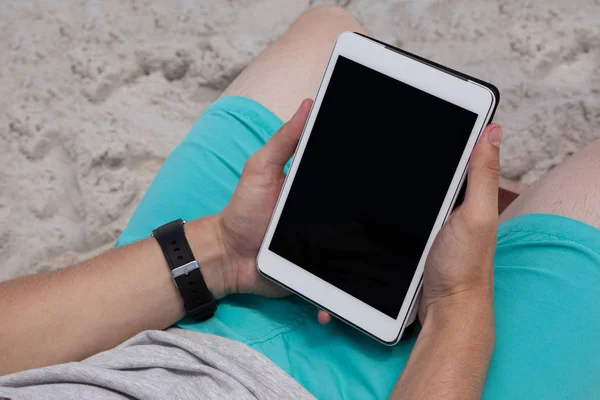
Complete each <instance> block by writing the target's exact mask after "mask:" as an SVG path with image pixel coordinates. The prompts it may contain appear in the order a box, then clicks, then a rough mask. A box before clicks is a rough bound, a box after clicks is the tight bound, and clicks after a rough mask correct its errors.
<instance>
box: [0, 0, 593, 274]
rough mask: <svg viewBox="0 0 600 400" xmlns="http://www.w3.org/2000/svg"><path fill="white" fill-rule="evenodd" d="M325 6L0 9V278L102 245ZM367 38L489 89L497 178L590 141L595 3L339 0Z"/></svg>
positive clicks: (256, 0)
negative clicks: (492, 88) (292, 32)
mask: <svg viewBox="0 0 600 400" xmlns="http://www.w3.org/2000/svg"><path fill="white" fill-rule="evenodd" d="M335 3H336V2H334V1H308V0H306V1H301V0H293V1H292V0H287V1H281V0H229V1H224V0H223V1H177V2H174V1H167V0H163V1H155V2H149V1H134V0H132V1H117V0H106V1H91V0H90V1H59V0H45V1H30V0H21V1H18V2H17V1H14V2H9V1H3V2H2V4H0V37H1V38H2V40H1V41H0V54H1V56H0V57H1V60H2V61H1V62H0V149H1V153H0V281H1V280H6V279H9V278H13V277H16V276H20V275H24V274H27V273H32V272H36V271H42V270H49V269H54V268H59V267H62V266H65V265H68V264H70V263H74V262H77V261H80V260H83V259H86V258H88V257H90V256H92V255H95V254H98V253H99V252H101V251H103V250H104V249H108V248H110V247H111V246H113V245H114V241H115V239H116V238H117V236H118V235H119V233H120V232H122V230H123V228H124V227H125V225H126V223H127V221H128V219H129V218H130V216H131V214H132V213H133V210H134V208H135V206H136V204H137V203H138V201H139V200H140V198H141V196H142V195H143V193H144V191H145V190H146V188H147V187H148V185H149V184H150V182H151V180H152V178H153V176H154V175H155V174H156V172H157V171H158V169H159V167H160V166H161V164H162V163H163V161H164V160H165V158H166V157H167V156H168V154H169V153H170V152H171V150H172V149H173V148H174V147H175V146H176V145H177V144H178V143H179V141H180V140H181V139H182V138H183V137H184V136H185V134H186V133H187V132H188V130H189V129H190V127H191V126H192V124H193V123H194V121H195V120H196V119H197V118H198V116H199V115H200V114H201V113H202V111H203V110H204V108H205V107H206V106H207V105H208V104H209V103H210V102H212V101H213V100H215V99H216V98H217V97H218V96H219V94H220V93H221V92H222V90H223V89H224V88H225V87H226V86H227V85H228V84H229V83H230V82H231V81H232V79H234V78H235V76H236V75H237V74H238V73H239V72H240V71H241V70H242V69H243V68H244V66H246V65H247V64H248V62H249V61H250V60H251V59H252V58H253V57H254V56H255V55H257V54H258V53H259V52H260V51H261V50H262V49H263V48H264V47H265V46H266V45H268V44H269V43H270V42H271V41H273V40H274V39H275V38H276V37H277V36H278V35H280V34H281V33H282V32H284V30H285V29H286V27H287V26H289V24H290V23H291V22H292V21H293V20H294V18H295V17H296V16H298V15H299V14H300V13H301V12H302V11H304V10H306V9H307V8H309V7H310V6H314V5H320V4H335ZM338 3H340V4H339V5H342V6H345V7H346V8H347V9H348V10H350V11H352V12H353V13H354V14H355V15H356V16H357V17H358V18H359V19H360V20H361V21H362V22H363V23H364V24H365V25H366V27H367V28H368V29H370V30H371V32H372V33H373V35H374V36H375V37H378V38H380V39H382V40H384V41H387V42H390V43H392V44H395V45H396V46H399V47H402V48H404V49H407V50H408V51H412V52H415V53H417V54H420V55H422V56H424V57H427V58H430V59H432V60H434V61H437V62H439V63H442V64H446V65H448V66H450V67H453V68H456V69H458V70H461V71H464V72H466V73H469V74H472V75H474V76H478V77H481V78H482V79H485V80H488V81H490V82H493V83H494V84H496V85H497V86H498V87H499V88H500V90H501V93H502V100H501V103H500V107H499V111H498V114H497V117H496V120H497V121H500V122H502V123H503V124H504V126H505V141H504V145H503V149H502V174H503V176H504V177H506V178H509V179H513V180H520V181H521V182H524V183H531V182H533V181H534V180H535V179H537V178H538V177H539V176H541V175H542V174H543V173H544V172H546V171H547V170H549V169H550V168H552V167H553V166H555V165H557V164H559V163H560V162H561V161H563V160H564V159H565V158H566V157H568V156H569V155H570V154H572V153H573V152H575V151H576V150H577V149H579V148H581V147H582V146H584V145H585V144H586V143H589V142H591V141H592V140H594V139H595V138H597V137H600V1H598V0H580V1H566V0H546V1H535V2H534V1H522V0H498V1H496V0H481V1H476V2H475V1H471V0H436V1H430V0H429V1H424V0H423V1H417V0H415V1H397V0H396V1H394V0H363V1H359V0H354V1H350V0H346V1H338Z"/></svg>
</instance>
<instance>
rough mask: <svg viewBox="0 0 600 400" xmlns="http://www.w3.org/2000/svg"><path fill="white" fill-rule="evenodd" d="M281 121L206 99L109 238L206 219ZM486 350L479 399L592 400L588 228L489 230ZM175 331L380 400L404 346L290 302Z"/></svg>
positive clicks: (593, 323) (549, 224)
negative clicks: (490, 313)
mask: <svg viewBox="0 0 600 400" xmlns="http://www.w3.org/2000/svg"><path fill="white" fill-rule="evenodd" d="M281 125H282V121H281V120H280V119H279V118H278V117H277V116H275V115H274V114H273V113H272V112H271V111H269V110H268V109H266V108H265V107H264V106H262V105H261V104H259V103H257V102H255V101H253V100H250V99H247V98H243V97H226V98H222V99H220V100H217V101H216V102H215V103H214V104H213V105H212V106H210V107H209V108H208V109H207V110H206V111H205V112H204V114H203V115H202V117H201V118H200V119H199V120H198V122H197V123H196V124H195V126H194V127H193V128H192V131H191V132H190V133H189V135H188V136H187V137H186V138H185V139H184V140H183V142H182V143H181V144H180V145H179V147H177V148H176V149H175V150H174V151H173V153H172V154H171V155H170V156H169V158H168V159H167V160H166V162H165V164H164V165H163V167H162V168H161V170H160V171H159V173H158V175H157V176H156V179H155V180H154V182H153V183H152V185H151V186H150V188H149V189H148V192H147V193H146V195H145V196H144V198H143V199H142V201H141V202H140V204H139V206H138V208H137V210H136V212H135V214H134V215H133V217H132V219H131V222H130V223H129V226H128V227H127V229H126V230H125V231H124V232H123V234H122V235H121V237H120V238H119V240H118V245H124V244H127V243H131V242H134V241H137V240H140V239H144V238H147V237H148V236H149V235H150V233H151V232H152V230H153V229H154V228H156V227H157V226H159V225H161V224H164V223H166V222H169V221H171V220H174V219H177V218H183V219H186V220H191V219H194V218H199V217H204V216H206V215H211V214H215V213H218V212H219V211H221V209H223V207H225V205H226V204H227V202H228V201H229V199H230V197H231V195H232V194H233V191H234V189H235V187H236V185H237V183H238V180H239V178H240V174H241V172H242V168H243V166H244V164H245V162H246V160H247V159H248V157H249V156H250V155H251V154H252V153H254V152H255V151H257V150H258V149H260V148H261V146H262V145H264V144H265V142H266V141H267V140H268V139H269V138H270V137H271V136H272V135H273V133H274V132H275V131H277V129H279V127H281ZM495 302H496V321H497V330H498V331H497V344H496V350H495V352H494V358H493V360H492V364H491V368H490V371H489V375H488V379H487V383H486V387H485V393H484V397H485V398H490V399H499V398H503V399H516V398H526V399H554V398H569V399H572V398H581V399H589V398H600V312H599V311H600V231H598V230H597V229H595V228H593V227H591V226H589V225H586V224H583V223H581V222H578V221H575V220H572V219H568V218H564V217H559V216H555V215H542V214H531V215H524V216H520V217H517V218H515V219H513V220H510V221H508V222H506V223H504V224H502V225H501V227H500V231H499V233H498V250H497V252H496V300H495ZM178 326H179V327H181V328H185V329H191V330H196V331H201V332H206V333H212V334H215V335H220V336H225V337H228V338H231V339H235V340H239V341H240V342H243V343H246V344H247V345H249V346H251V347H253V348H254V349H256V350H257V351H259V352H261V353H263V354H264V355H266V356H267V357H269V358H270V359H271V360H273V361H274V362H275V363H276V364H277V365H279V366H280V367H281V368H282V369H284V370H285V371H287V372H288V373H289V374H290V375H291V376H293V377H294V378H295V379H296V380H297V381H298V382H300V383H301V384H302V385H303V386H304V387H306V388H307V389H308V390H309V391H310V392H312V393H313V394H314V395H315V396H316V397H317V398H322V399H337V398H343V399H370V398H376V399H384V398H387V397H388V396H389V394H390V393H391V391H392V388H393V386H394V384H395V382H396V380H397V378H398V376H399V375H400V373H401V372H402V369H403V367H404V365H405V364H406V361H407V359H408V357H409V355H410V352H411V350H412V347H413V345H414V343H415V339H414V338H413V339H411V340H409V341H406V342H401V343H400V344H398V345H397V346H394V347H386V346H383V345H381V344H379V343H377V342H375V341H374V340H372V339H370V338H368V337H366V336H365V335H363V334H361V333H359V332H358V331H355V330H354V329H352V328H349V327H348V326H346V325H345V324H343V323H340V322H337V321H334V322H333V323H331V324H329V325H327V326H321V325H319V324H318V322H317V311H316V309H315V308H314V307H313V306H312V305H310V304H308V303H306V302H304V301H302V300H300V299H298V298H296V297H293V296H292V297H289V298H286V299H278V300H275V299H266V298H262V297H258V296H250V295H233V296H229V297H227V298H225V299H223V300H221V301H220V303H219V309H218V311H217V313H216V314H215V317H214V318H212V319H210V320H208V321H206V322H202V323H198V322H194V321H192V320H189V319H184V320H182V321H180V322H179V323H178Z"/></svg>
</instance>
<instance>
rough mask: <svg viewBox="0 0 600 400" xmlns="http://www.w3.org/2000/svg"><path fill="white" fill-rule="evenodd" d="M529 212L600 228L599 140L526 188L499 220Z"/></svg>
mask: <svg viewBox="0 0 600 400" xmlns="http://www.w3.org/2000/svg"><path fill="white" fill-rule="evenodd" d="M531 213H542V214H555V215H561V216H564V217H568V218H573V219H576V220H578V221H581V222H585V223H586V224H589V225H592V226H594V227H596V228H600V140H597V141H595V142H594V143H592V144H590V145H588V146H587V147H585V148H584V149H583V150H581V151H579V152H577V153H576V154H575V155H573V156H572V157H570V158H569V159H567V160H566V161H565V162H564V163H562V164H561V165H559V166H557V167H555V168H553V169H552V170H551V171H550V172H549V173H548V174H546V175H545V176H543V177H542V178H541V179H540V180H539V181H538V182H536V183H534V184H533V185H531V186H530V187H529V188H527V189H526V190H525V191H524V192H523V193H522V194H521V195H520V196H519V197H518V198H517V199H516V200H515V201H514V202H513V203H512V204H511V205H510V206H508V208H507V209H506V210H505V211H504V213H502V216H501V220H502V221H503V222H504V221H508V220H509V219H511V218H514V217H516V216H518V215H523V214H531Z"/></svg>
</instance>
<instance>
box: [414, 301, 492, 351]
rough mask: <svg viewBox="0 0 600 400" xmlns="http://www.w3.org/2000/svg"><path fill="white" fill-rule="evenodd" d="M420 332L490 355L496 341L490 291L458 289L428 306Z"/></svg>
mask: <svg viewBox="0 0 600 400" xmlns="http://www.w3.org/2000/svg"><path fill="white" fill-rule="evenodd" d="M422 332H423V333H425V334H426V335H430V336H432V337H437V336H444V338H445V340H448V341H452V342H453V343H455V344H456V345H458V346H460V345H464V346H466V347H469V348H470V349H472V350H473V351H477V352H479V353H481V355H483V356H484V355H489V357H491V355H492V353H493V350H494V346H495V342H496V323H495V314H494V302H493V295H489V296H488V295H487V294H481V295H478V296H473V295H472V293H464V294H463V293H460V294H456V295H453V296H450V297H447V298H444V299H440V300H439V301H436V302H433V303H432V304H430V305H429V306H428V307H427V315H426V317H425V320H424V321H423V331H422Z"/></svg>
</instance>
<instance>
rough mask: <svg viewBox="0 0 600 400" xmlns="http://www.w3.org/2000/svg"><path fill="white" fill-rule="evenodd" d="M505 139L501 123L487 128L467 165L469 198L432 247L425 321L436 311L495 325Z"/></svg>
mask: <svg viewBox="0 0 600 400" xmlns="http://www.w3.org/2000/svg"><path fill="white" fill-rule="evenodd" d="M501 138H502V128H501V127H500V125H498V124H492V125H490V126H488V127H487V128H486V129H485V130H484V132H483V134H482V135H481V138H480V140H479V142H478V143H477V145H476V146H475V149H474V150H473V153H472V155H471V159H470V162H469V170H468V185H467V193H466V195H465V200H464V202H463V204H461V205H460V207H458V208H457V209H456V210H455V211H454V212H453V213H452V215H451V216H450V218H449V219H448V221H446V224H445V225H444V227H443V228H442V229H441V231H440V232H439V234H438V235H437V237H436V239H435V242H434V244H433V247H432V248H431V251H430V253H429V256H428V258H427V263H426V264H425V275H424V278H423V294H422V297H421V301H420V304H419V317H420V319H421V322H422V323H425V320H426V318H427V316H428V314H429V313H431V312H432V310H435V312H436V313H437V314H438V315H441V316H442V317H448V318H455V317H456V315H459V318H468V316H469V315H471V316H473V317H474V318H477V319H479V318H483V319H484V320H486V321H487V322H489V323H491V325H490V326H491V327H493V320H494V313H493V299H494V254H495V251H496V234H497V232H498V181H499V177H500V141H501ZM451 313H452V314H453V315H449V314H451ZM465 322H466V321H465ZM466 323H468V322H466Z"/></svg>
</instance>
